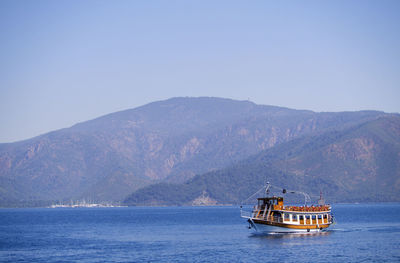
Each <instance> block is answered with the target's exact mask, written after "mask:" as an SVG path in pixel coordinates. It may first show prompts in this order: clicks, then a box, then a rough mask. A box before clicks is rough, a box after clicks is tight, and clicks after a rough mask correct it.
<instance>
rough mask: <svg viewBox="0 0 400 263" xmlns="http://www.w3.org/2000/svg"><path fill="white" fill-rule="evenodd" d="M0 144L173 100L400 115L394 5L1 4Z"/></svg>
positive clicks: (10, 0)
mask: <svg viewBox="0 0 400 263" xmlns="http://www.w3.org/2000/svg"><path fill="white" fill-rule="evenodd" d="M0 33H1V35H0V37H1V39H0V123H1V126H0V127H1V128H0V142H11V141H16V140H21V139H26V138H30V137H33V136H36V135H39V134H42V133H45V132H48V131H51V130H55V129H59V128H64V127H69V126H71V125H73V124H75V123H77V122H82V121H85V120H89V119H93V118H95V117H98V116H101V115H104V114H107V113H111V112H115V111H119V110H123V109H128V108H134V107H137V106H140V105H143V104H146V103H149V102H152V101H155V100H163V99H168V98H170V97H176V96H216V97H225V98H233V99H239V100H247V99H250V100H251V101H253V102H255V103H257V104H269V105H278V106H285V107H290V108H295V109H310V110H314V111H346V110H349V111H353V110H364V109H371V110H382V111H386V112H400V1H398V0H393V1H388V0H382V1H375V0H374V1H365V0H359V1H354V0H353V1H352V0H345V1H338V0H335V1H214V0H210V1H207V0H202V1H184V0H182V1H161V0H160V1H156V0H150V1H144V0H143V1H123V0H119V1H99V0H93V1H42V0H37V1H28V0H26V1H23V0H18V1H14V0H2V1H0Z"/></svg>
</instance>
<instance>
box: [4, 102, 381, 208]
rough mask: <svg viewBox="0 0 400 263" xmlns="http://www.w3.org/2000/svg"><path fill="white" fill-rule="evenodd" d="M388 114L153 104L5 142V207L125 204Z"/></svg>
mask: <svg viewBox="0 0 400 263" xmlns="http://www.w3.org/2000/svg"><path fill="white" fill-rule="evenodd" d="M387 115H388V114H386V113H383V112H377V111H362V112H343V113H315V112H312V111H306V110H300V111H298V110H294V109H288V108H283V107H275V106H265V105H257V104H254V103H252V102H249V101H235V100H231V99H221V98H210V97H201V98H172V99H169V100H165V101H158V102H153V103H150V104H146V105H143V106H141V107H138V108H134V109H129V110H124V111H120V112H116V113H111V114H108V115H105V116H101V117H99V118H96V119H93V120H90V121H87V122H83V123H78V124H76V125H73V126H72V127H70V128H64V129H60V130H57V131H53V132H50V133H47V134H44V135H40V136H37V137H34V138H32V139H29V140H24V141H20V142H15V143H7V144H0V205H3V206H4V205H6V206H7V205H10V204H11V203H13V204H14V205H18V204H20V203H29V202H30V203H37V202H51V201H57V200H59V201H63V200H71V199H87V200H94V201H115V202H118V201H120V200H123V199H124V198H125V197H126V196H127V195H129V194H130V193H132V192H134V191H135V190H137V189H139V188H142V187H145V186H146V185H149V184H153V183H157V182H161V181H165V182H175V183H182V182H184V181H186V180H190V179H191V178H192V177H193V176H195V175H196V174H202V173H207V172H209V171H213V170H218V169H222V168H223V167H226V166H228V165H230V164H233V163H235V162H237V161H240V160H242V159H245V158H247V157H249V156H251V155H253V154H256V153H258V152H260V151H262V150H265V149H269V148H272V147H275V146H276V145H279V144H281V143H284V142H288V141H290V140H293V139H295V138H298V137H301V136H305V135H317V134H319V133H323V132H325V131H327V130H332V129H334V130H335V129H336V130H340V129H345V128H346V127H351V126H354V125H356V124H361V123H365V122H367V121H370V120H373V119H376V118H379V117H380V116H387ZM11 199H12V200H14V201H10V200H11Z"/></svg>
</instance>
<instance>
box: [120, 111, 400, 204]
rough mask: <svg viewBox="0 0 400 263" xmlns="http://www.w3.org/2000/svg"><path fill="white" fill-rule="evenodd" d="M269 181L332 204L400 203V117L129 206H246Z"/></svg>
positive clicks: (306, 141) (289, 145)
mask: <svg viewBox="0 0 400 263" xmlns="http://www.w3.org/2000/svg"><path fill="white" fill-rule="evenodd" d="M266 181H270V182H271V183H273V184H277V185H281V186H284V187H287V188H288V189H292V190H300V191H304V192H308V193H314V194H317V195H318V194H319V193H320V191H322V192H323V193H324V195H325V198H326V199H327V200H328V201H331V202H379V201H400V116H399V115H387V116H383V117H380V118H378V119H375V120H371V121H368V122H365V123H362V124H358V125H354V126H352V127H349V128H346V129H344V130H341V131H327V132H325V133H322V134H320V135H317V136H304V137H302V138H297V139H294V140H291V141H289V142H286V143H282V144H280V145H277V146H275V147H273V148H271V149H268V150H264V151H262V152H260V153H258V154H256V155H254V156H251V157H249V158H248V159H246V160H243V161H241V162H238V163H236V164H234V165H232V166H230V167H227V168H225V169H221V170H218V171H212V172H209V173H206V174H203V175H198V176H195V177H194V178H192V179H191V180H189V181H187V182H186V183H184V184H167V183H159V184H155V185H151V186H148V187H145V188H142V189H140V190H138V191H136V192H135V193H133V194H132V195H130V196H129V197H128V198H127V199H126V200H125V204H129V205H190V204H192V203H193V202H194V201H195V200H196V199H197V198H199V197H201V196H205V197H207V198H208V199H209V200H212V201H213V202H214V203H219V204H240V203H241V202H243V201H245V200H246V199H247V197H249V196H251V195H252V194H253V193H254V192H256V191H257V190H258V189H259V188H260V187H261V186H263V185H264V184H265V182H266ZM205 193H206V194H205ZM317 197H318V196H314V200H315V199H316V198H317ZM254 200H255V197H253V199H250V200H249V201H251V202H254ZM249 201H247V202H249Z"/></svg>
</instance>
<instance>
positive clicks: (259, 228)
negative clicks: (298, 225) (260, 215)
mask: <svg viewBox="0 0 400 263" xmlns="http://www.w3.org/2000/svg"><path fill="white" fill-rule="evenodd" d="M252 228H253V229H254V230H255V231H256V232H259V233H264V234H271V233H316V232H321V231H324V230H320V229H319V228H314V229H295V228H287V227H279V226H271V225H265V224H257V223H253V225H252Z"/></svg>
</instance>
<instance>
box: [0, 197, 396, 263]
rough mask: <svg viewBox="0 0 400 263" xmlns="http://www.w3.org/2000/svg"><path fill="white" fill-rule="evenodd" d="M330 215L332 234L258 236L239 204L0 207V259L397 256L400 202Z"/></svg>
mask: <svg viewBox="0 0 400 263" xmlns="http://www.w3.org/2000/svg"><path fill="white" fill-rule="evenodd" d="M333 213H334V215H335V217H336V220H337V224H336V225H335V226H334V227H332V228H331V229H330V230H329V231H327V232H322V233H318V234H274V235H257V234H254V232H253V231H252V230H249V229H248V228H247V223H246V221H245V220H244V219H242V218H240V212H239V208H238V207H226V206H225V207H125V208H124V207H121V208H55V209H50V208H30V209H0V262H87V263H89V262H400V204H397V203H396V204H341V205H334V206H333Z"/></svg>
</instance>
